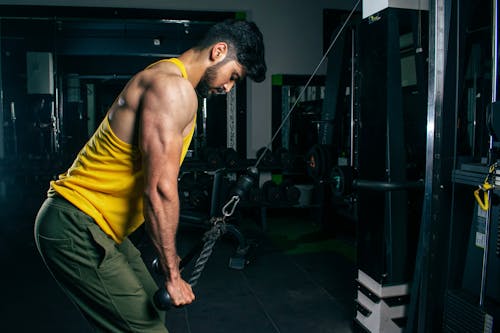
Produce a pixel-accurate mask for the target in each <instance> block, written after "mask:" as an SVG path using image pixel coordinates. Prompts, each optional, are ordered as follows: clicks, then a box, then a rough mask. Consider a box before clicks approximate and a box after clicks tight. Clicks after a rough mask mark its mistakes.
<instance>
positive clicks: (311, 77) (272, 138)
mask: <svg viewBox="0 0 500 333" xmlns="http://www.w3.org/2000/svg"><path fill="white" fill-rule="evenodd" d="M360 2H361V0H358V1H357V2H356V4H355V5H354V7H353V8H352V10H351V12H350V13H349V15H348V16H347V18H346V19H345V21H344V23H343V24H342V27H341V28H340V29H339V31H338V32H337V35H335V38H333V40H332V42H331V43H330V45H329V46H328V49H327V50H326V52H325V54H324V55H323V57H322V58H321V60H320V62H319V63H318V65H317V66H316V68H315V69H314V71H313V73H312V74H311V76H310V77H309V79H308V80H307V82H306V84H305V86H304V87H303V88H302V90H301V91H300V93H299V96H298V97H297V98H296V99H295V102H294V103H293V105H292V107H291V108H290V109H289V111H288V112H287V114H286V116H285V118H283V120H282V121H281V124H280V125H279V126H278V128H277V129H276V132H274V135H273V136H272V137H271V141H269V143H268V144H267V146H266V149H265V150H264V151H263V152H262V154H260V156H259V157H258V158H257V161H256V162H255V165H254V167H255V168H256V167H257V166H258V165H259V164H260V161H261V160H262V158H264V155H265V154H266V152H267V151H268V150H271V145H272V144H273V142H274V140H275V139H276V137H277V136H278V134H279V133H280V131H281V129H282V128H283V126H285V123H286V121H287V120H288V118H290V115H291V114H292V112H293V110H294V109H295V107H296V106H297V104H298V103H299V101H300V99H301V98H302V96H303V95H304V93H305V91H306V89H307V88H308V87H309V85H310V84H311V81H312V79H313V78H314V77H315V76H316V73H317V72H318V70H319V68H320V67H321V65H322V64H323V62H325V60H326V58H327V57H328V54H329V53H330V51H331V49H332V48H333V46H334V45H335V43H336V42H337V39H338V38H339V36H340V35H341V34H342V32H343V31H344V29H345V27H346V26H347V23H348V22H349V21H350V19H351V16H352V15H353V14H354V12H355V11H356V9H357V8H358V6H359V3H360Z"/></svg>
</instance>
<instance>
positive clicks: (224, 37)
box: [197, 20, 267, 82]
mask: <svg viewBox="0 0 500 333" xmlns="http://www.w3.org/2000/svg"><path fill="white" fill-rule="evenodd" d="M217 42H226V43H227V44H228V45H229V50H228V55H231V54H232V53H233V52H235V55H236V60H237V61H238V62H239V63H240V64H241V65H242V66H243V67H244V69H245V71H246V75H247V76H248V77H249V78H251V79H252V80H254V81H255V82H262V81H264V79H265V78H266V70H267V67H266V62H265V59H264V42H263V38H262V33H261V32H260V30H259V28H258V27H257V25H256V24H255V23H254V22H249V21H242V20H226V21H224V22H220V23H217V24H215V25H213V26H212V27H211V28H210V29H209V30H208V32H207V34H206V35H205V37H204V38H203V39H202V40H201V42H200V43H198V46H197V47H198V48H200V49H204V48H207V47H210V46H211V45H213V44H215V43H217ZM231 48H234V50H231Z"/></svg>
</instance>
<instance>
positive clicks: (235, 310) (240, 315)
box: [0, 206, 356, 333]
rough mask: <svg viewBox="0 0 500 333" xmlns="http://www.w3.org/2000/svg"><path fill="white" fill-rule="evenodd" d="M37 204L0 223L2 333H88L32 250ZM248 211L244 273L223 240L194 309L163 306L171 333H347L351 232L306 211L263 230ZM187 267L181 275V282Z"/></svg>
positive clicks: (142, 243) (275, 216)
mask: <svg viewBox="0 0 500 333" xmlns="http://www.w3.org/2000/svg"><path fill="white" fill-rule="evenodd" d="M35 207H36V206H33V207H32V208H29V207H28V208H26V209H22V210H18V211H17V213H13V212H12V211H11V212H10V213H9V215H7V216H5V211H4V217H2V219H1V220H2V223H1V225H0V255H1V257H0V258H1V262H0V263H1V264H2V267H4V268H3V269H2V273H1V275H0V276H1V286H2V292H1V295H2V300H1V302H0V316H1V318H2V325H1V331H2V332H15V333H22V332H40V333H41V332H50V333H57V332H73V333H80V332H82V333H83V332H90V331H91V330H90V328H89V326H88V324H87V323H86V321H85V320H84V319H83V317H82V316H81V315H80V313H79V312H78V311H77V310H76V308H75V307H74V306H73V305H72V304H71V302H70V301H69V300H68V299H67V298H66V297H65V295H64V294H63V293H62V291H61V290H60V289H59V288H58V286H57V284H56V282H55V281H54V280H53V279H52V277H51V276H50V274H49V273H48V271H47V270H46V269H45V267H44V266H43V263H42V261H41V259H40V257H39V255H38V253H37V251H36V247H35V245H34V242H33V238H32V226H33V220H34V215H35V214H36V213H32V212H33V211H35ZM251 215H252V214H251V213H250V214H248V216H245V214H242V216H244V217H243V218H241V219H239V220H240V222H239V228H240V229H241V230H242V231H243V232H244V234H245V236H246V237H247V239H248V241H249V243H250V244H251V247H250V251H249V255H248V261H249V262H248V263H247V264H246V266H245V268H244V269H242V270H235V269H231V268H229V267H228V262H229V258H230V257H231V256H232V255H233V254H234V251H235V248H236V246H235V245H236V244H235V242H234V241H233V240H232V239H231V238H229V237H224V238H222V239H221V240H219V241H218V242H217V244H216V246H215V249H214V252H213V254H212V256H211V257H210V259H209V261H208V263H207V266H206V268H205V270H204V271H203V272H202V275H201V277H200V279H199V281H198V284H197V285H196V286H195V288H194V289H195V293H196V296H197V300H196V301H195V303H193V304H191V305H189V306H186V307H184V308H174V309H171V310H169V312H168V314H167V327H168V329H169V330H170V332H171V333H197V332H200V333H201V332H213V333H216V332H221V333H222V332H224V333H226V332H241V333H243V332H252V333H255V332H259V333H267V332H269V333H274V332H286V333H293V332H315V333H320V332H335V333H343V332H352V331H353V329H352V321H353V318H354V314H355V305H354V299H355V273H356V269H355V252H354V240H353V237H352V232H345V231H340V232H339V231H338V230H337V231H335V232H329V231H326V229H325V228H324V227H321V226H319V225H318V223H315V221H314V220H315V218H314V212H313V211H309V210H308V209H277V210H276V211H272V210H270V211H269V212H268V215H267V216H268V219H267V228H266V230H263V229H262V228H261V226H260V223H259V222H260V221H257V220H258V219H256V218H253V217H251ZM332 223H334V222H332ZM202 234H203V231H202V230H196V229H194V230H193V229H191V228H181V229H180V230H179V241H178V246H179V252H180V254H181V256H182V255H183V253H185V252H187V251H188V250H189V249H190V248H191V247H192V245H193V244H194V243H195V242H196V241H198V240H199V239H200V237H201V236H202ZM134 241H135V242H136V243H137V245H138V247H139V249H140V250H141V252H142V254H143V256H144V260H145V261H146V262H151V260H152V258H153V256H154V254H153V251H152V249H151V246H150V244H149V243H148V241H147V238H146V237H145V236H144V235H141V231H139V232H138V233H137V234H136V235H134ZM193 261H194V260H193ZM191 266H192V263H191V265H188V266H187V267H186V269H185V270H184V272H183V274H184V275H185V277H186V279H187V278H189V274H190V268H191Z"/></svg>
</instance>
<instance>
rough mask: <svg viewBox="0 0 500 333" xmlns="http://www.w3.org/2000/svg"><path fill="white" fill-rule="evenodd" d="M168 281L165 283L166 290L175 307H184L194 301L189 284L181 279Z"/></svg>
mask: <svg viewBox="0 0 500 333" xmlns="http://www.w3.org/2000/svg"><path fill="white" fill-rule="evenodd" d="M178 276H179V277H177V278H173V279H168V278H167V280H166V281H165V288H166V289H167V292H168V294H169V295H170V299H171V302H172V305H173V306H183V305H187V304H190V303H192V302H193V301H194V299H195V296H194V293H193V289H192V287H191V285H190V284H189V283H187V282H186V281H185V280H184V279H182V278H181V277H180V275H178Z"/></svg>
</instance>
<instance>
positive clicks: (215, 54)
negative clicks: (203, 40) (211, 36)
mask: <svg viewBox="0 0 500 333" xmlns="http://www.w3.org/2000/svg"><path fill="white" fill-rule="evenodd" d="M226 54H227V43H225V42H218V43H216V44H214V46H213V47H212V52H211V53H210V60H212V61H215V62H219V61H221V60H223V59H224V58H225V57H226Z"/></svg>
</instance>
